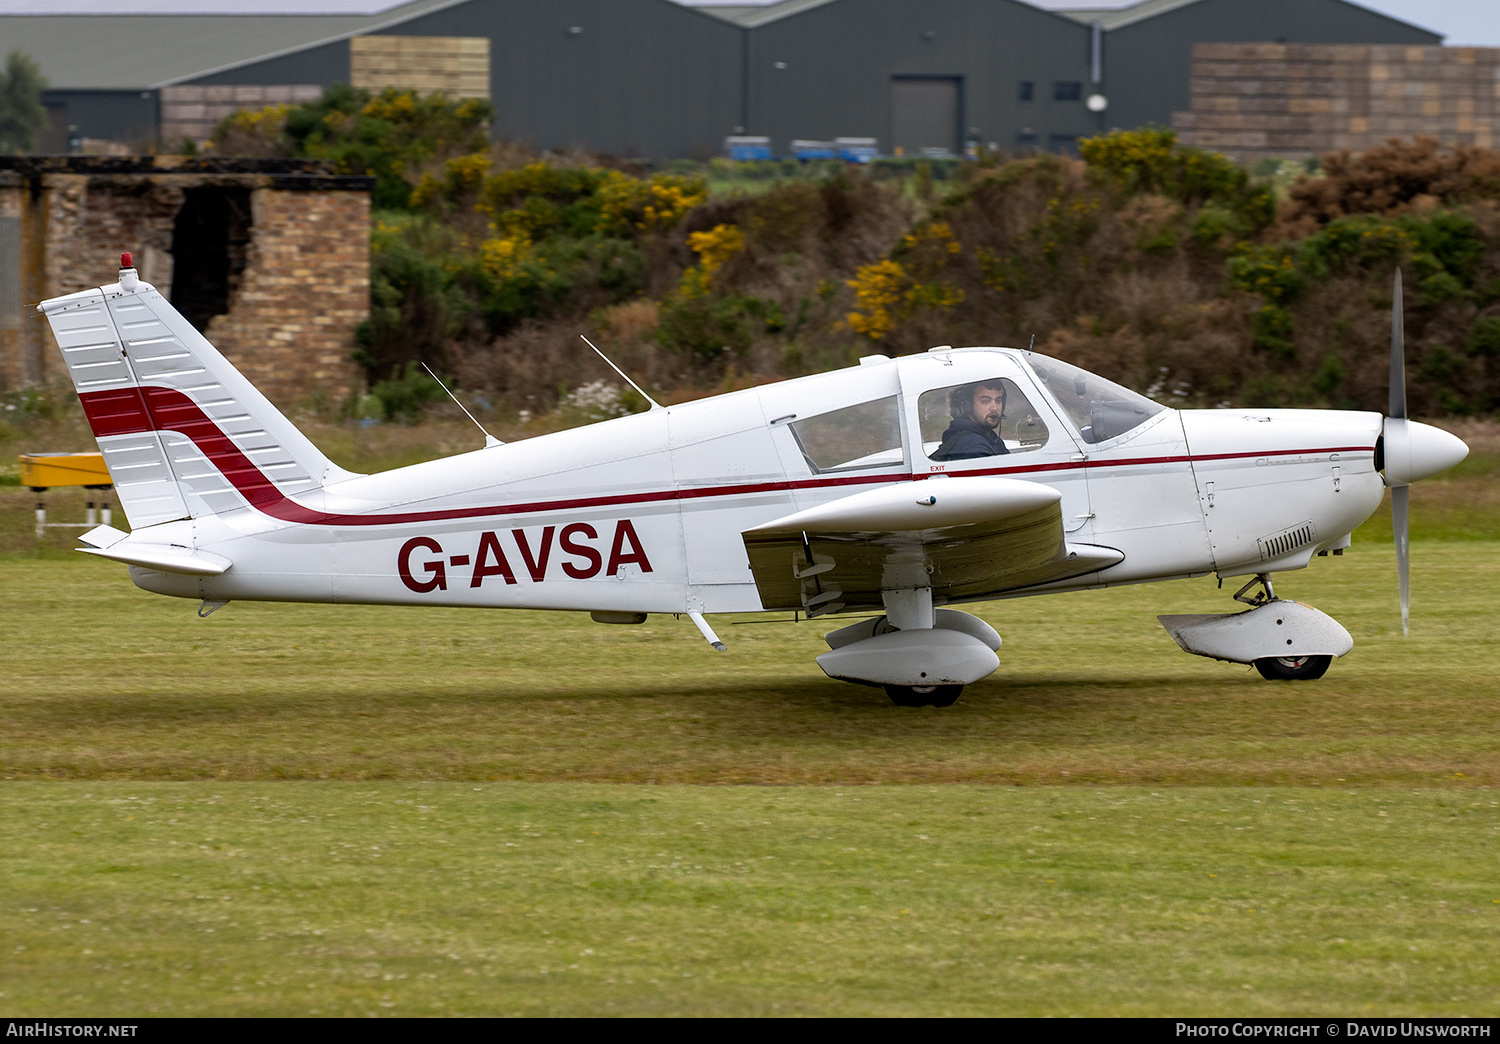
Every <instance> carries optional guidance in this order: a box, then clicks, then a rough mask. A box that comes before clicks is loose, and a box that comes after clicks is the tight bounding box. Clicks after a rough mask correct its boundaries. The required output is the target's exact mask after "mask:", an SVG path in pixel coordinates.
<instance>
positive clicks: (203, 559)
mask: <svg viewBox="0 0 1500 1044" xmlns="http://www.w3.org/2000/svg"><path fill="white" fill-rule="evenodd" d="M78 550H79V551H82V552H83V553H84V554H86V555H97V556H99V557H100V558H108V559H109V560H110V561H112V562H124V563H125V564H126V565H133V566H141V567H142V568H145V569H157V570H160V571H161V572H163V573H182V574H184V575H185V576H218V575H219V574H220V573H223V572H224V571H225V570H227V569H228V568H229V567H230V566H231V565H233V564H234V563H232V562H230V560H229V559H227V558H225V557H224V556H223V555H216V554H213V553H211V552H208V551H194V550H192V549H191V548H187V547H178V546H177V545H175V544H126V543H115V544H112V545H110V546H109V547H80V548H78Z"/></svg>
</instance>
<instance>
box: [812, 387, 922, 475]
mask: <svg viewBox="0 0 1500 1044" xmlns="http://www.w3.org/2000/svg"><path fill="white" fill-rule="evenodd" d="M787 427H789V428H791V429H792V435H793V436H794V437H795V438H796V440H797V445H798V447H799V448H800V449H801V450H802V455H803V456H804V457H806V458H807V463H808V464H809V465H810V466H811V467H812V469H813V470H814V471H816V472H819V473H822V472H827V471H850V470H854V469H856V468H878V467H886V466H889V465H892V464H901V463H902V462H903V461H904V460H905V459H906V458H905V456H904V455H903V454H902V452H901V417H900V411H899V409H898V408H897V405H896V396H894V395H890V396H887V397H885V398H883V399H875V400H873V401H871V402H862V403H859V404H858V405H856V406H846V407H844V408H843V409H841V410H833V411H831V412H829V413H820V414H818V415H817V416H816V417H808V418H807V419H805V420H799V421H793V422H792V423H791V424H789V425H787Z"/></svg>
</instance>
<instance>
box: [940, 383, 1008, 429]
mask: <svg viewBox="0 0 1500 1044" xmlns="http://www.w3.org/2000/svg"><path fill="white" fill-rule="evenodd" d="M980 388H999V389H1000V394H1001V396H1002V397H1003V396H1004V395H1005V382H1004V381H1003V380H1001V379H1000V378H996V379H995V380H993V381H974V382H973V383H972V384H960V385H959V386H958V387H957V388H954V389H953V390H952V391H951V392H949V393H948V414H949V415H950V416H951V417H952V418H953V419H954V420H963V419H964V418H965V417H967V416H969V415H970V414H972V413H973V412H974V396H975V394H977V393H978V391H979V389H980Z"/></svg>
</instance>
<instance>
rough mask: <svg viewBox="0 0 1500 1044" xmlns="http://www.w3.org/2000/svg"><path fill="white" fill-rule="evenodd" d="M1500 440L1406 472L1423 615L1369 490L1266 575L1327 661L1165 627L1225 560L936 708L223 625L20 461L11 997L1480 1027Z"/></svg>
mask: <svg viewBox="0 0 1500 1044" xmlns="http://www.w3.org/2000/svg"><path fill="white" fill-rule="evenodd" d="M1471 441H1475V440H1473V439H1472V437H1471ZM393 447H394V448H393ZM367 452H371V453H374V452H375V451H367ZM384 452H388V453H395V452H401V453H408V452H412V450H411V448H410V447H406V446H404V445H402V444H401V443H400V439H394V440H393V441H392V443H391V446H389V447H387V448H386V449H385V450H384ZM1497 461H1500V454H1497V453H1496V452H1495V449H1494V447H1493V446H1487V445H1486V446H1485V447H1484V448H1482V449H1481V452H1479V453H1476V455H1475V457H1474V458H1472V459H1471V460H1470V461H1469V462H1466V463H1465V464H1464V465H1463V466H1462V468H1461V469H1459V471H1458V472H1456V474H1455V475H1454V476H1453V477H1451V478H1448V479H1445V480H1439V481H1434V482H1427V483H1423V484H1422V485H1421V486H1420V487H1418V488H1417V490H1416V491H1415V492H1414V495H1413V501H1414V530H1415V532H1416V534H1417V535H1418V537H1419V539H1418V541H1417V543H1416V544H1415V547H1414V562H1413V628H1412V635H1411V637H1410V638H1408V639H1403V638H1401V636H1400V625H1399V617H1398V614H1397V612H1396V605H1395V580H1394V560H1393V555H1392V553H1391V551H1390V550H1389V543H1388V541H1389V522H1388V516H1377V517H1376V518H1375V519H1372V520H1371V522H1370V523H1368V524H1367V525H1366V527H1364V529H1362V530H1361V532H1360V533H1358V534H1357V535H1356V538H1355V547H1354V548H1353V549H1352V551H1351V552H1350V553H1349V554H1347V555H1346V556H1345V557H1343V558H1342V559H1334V558H1329V559H1319V560H1317V561H1316V563H1315V565H1314V566H1313V567H1312V568H1311V569H1308V570H1306V571H1303V572H1300V573H1295V574H1288V575H1285V576H1283V577H1281V578H1279V579H1278V583H1277V590H1278V593H1280V594H1282V595H1284V596H1289V597H1294V598H1299V599H1303V600H1306V601H1310V602H1312V603H1314V604H1316V605H1318V606H1320V607H1321V608H1323V609H1325V610H1327V611H1328V612H1330V613H1331V614H1332V615H1334V616H1335V617H1337V618H1338V619H1339V620H1340V621H1341V622H1343V623H1344V624H1345V625H1346V626H1347V627H1348V628H1349V630H1350V631H1351V633H1352V634H1353V635H1354V638H1355V642H1356V645H1355V649H1354V651H1353V652H1352V653H1351V654H1350V655H1349V656H1348V657H1346V658H1344V659H1343V660H1341V661H1339V662H1337V663H1336V664H1335V665H1334V667H1333V669H1332V670H1331V671H1330V672H1329V674H1328V676H1327V677H1326V678H1324V679H1323V680H1322V681H1319V682H1316V683H1312V684H1306V685H1292V684H1271V683H1267V682H1264V681H1262V680H1261V679H1260V678H1259V676H1258V675H1256V674H1254V673H1253V672H1251V671H1249V670H1246V669H1243V668H1239V667H1235V666H1231V665H1226V664H1218V663H1212V662H1210V661H1207V660H1202V659H1199V658H1196V657H1190V656H1186V655H1184V654H1182V653H1181V652H1179V651H1178V650H1177V649H1176V647H1175V646H1174V645H1173V644H1172V642H1171V640H1170V639H1169V638H1168V637H1167V636H1166V634H1165V633H1164V632H1163V631H1162V630H1161V628H1160V627H1159V626H1158V625H1157V624H1156V622H1155V619H1154V617H1155V615H1156V614H1158V613H1170V612H1190V611H1228V610H1229V609H1231V608H1232V603H1230V602H1229V599H1228V591H1227V590H1226V591H1218V590H1216V589H1215V586H1214V583H1213V582H1212V581H1211V580H1209V579H1204V580H1198V581H1180V582H1174V583H1170V584H1160V585H1152V586H1145V587H1136V588H1126V589H1122V590H1118V591H1104V592H1089V593H1080V594H1074V595H1068V596H1061V597H1055V598H1043V599H1023V600H1016V601H1008V602H996V603H990V604H986V605H982V606H979V607H977V610H976V611H977V612H979V613H980V615H982V616H984V617H985V618H986V619H988V620H989V621H990V622H991V623H993V624H994V625H995V626H996V627H997V629H998V630H999V631H1000V632H1001V633H1002V634H1003V635H1004V636H1005V640H1006V645H1005V647H1004V649H1003V650H1002V653H1001V670H1000V671H999V672H997V673H996V674H995V675H994V676H992V677H991V678H989V679H987V680H985V681H984V682H982V683H980V684H977V685H973V686H970V687H969V688H968V689H966V690H965V693H964V695H963V697H962V698H961V699H960V701H959V702H958V704H956V705H955V706H954V707H952V708H948V709H946V710H936V709H934V708H897V707H894V706H892V705H890V704H889V703H888V702H887V701H886V699H885V697H884V695H883V694H882V693H881V692H880V691H879V690H876V689H864V688H859V687H855V686H849V685H844V684H841V683H836V682H832V681H829V680H827V679H826V678H824V677H823V676H822V674H821V672H819V671H818V670H817V668H816V666H815V665H814V663H813V661H812V658H813V656H814V655H815V654H816V653H817V652H819V651H821V650H822V649H823V648H825V646H824V645H823V643H822V641H821V635H822V631H823V628H822V627H820V626H819V625H817V624H809V623H807V622H803V623H800V624H790V623H778V622H767V621H762V620H760V619H759V618H754V617H745V618H717V619H715V620H714V623H715V626H716V627H717V628H718V629H719V632H720V634H721V635H722V636H723V637H724V638H725V640H726V641H727V642H728V644H729V647H730V651H729V653H728V654H727V655H718V654H715V653H713V652H712V651H710V650H709V649H708V648H707V646H706V645H705V644H704V643H703V641H702V639H701V638H700V637H699V636H698V634H697V631H696V630H695V629H694V628H693V627H692V625H691V624H690V623H688V622H687V621H686V620H674V619H672V618H670V617H652V618H651V620H650V621H649V622H648V623H647V624H645V625H643V626H640V627H604V626H599V625H595V624H592V623H591V622H589V621H588V619H587V618H586V617H580V616H578V615H574V614H542V613H520V612H517V613H502V612H494V613H485V612H463V611H450V610H421V609H397V608H369V607H328V606H297V605H257V604H247V603H234V604H231V605H229V606H227V607H225V608H224V609H222V610H220V611H219V612H218V613H216V614H215V615H214V616H212V617H210V618H209V619H206V620H200V619H198V618H197V617H196V616H195V615H194V612H193V610H194V608H195V603H191V602H186V601H177V600H172V599H163V598H158V597H155V596H152V595H147V594H145V593H143V592H140V591H137V590H136V589H134V588H133V587H132V586H131V585H130V584H129V582H128V580H127V579H126V577H125V575H124V570H123V569H122V568H121V567H118V566H115V565H112V564H109V563H104V562H99V561H96V560H91V559H84V558H83V556H79V555H74V554H71V553H70V552H68V551H66V550H65V548H66V547H68V546H70V543H71V540H70V537H71V534H68V533H65V532H61V531H53V532H52V533H49V535H48V539H47V540H46V541H45V542H44V545H43V546H42V547H41V548H37V547H36V545H35V543H34V541H33V540H32V539H31V537H30V534H29V530H28V528H27V527H28V524H29V511H30V494H29V493H28V492H27V491H25V490H21V489H17V488H15V487H10V488H0V678H3V679H4V681H3V683H0V779H3V781H4V782H3V783H0V865H3V866H4V867H5V871H4V873H3V874H0V949H3V952H4V957H5V960H4V962H3V963H0V1012H3V1013H5V1014H8V1015H29V1016H35V1015H86V1014H92V1015H127V1016H128V1015H149V1014H267V1015H270V1014H286V1015H298V1014H328V1015H333V1014H359V1013H369V1014H397V1015H401V1014H676V1015H691V1014H724V1015H732V1014H810V1015H812V1014H886V1015H902V1014H912V1015H921V1014H1058V1015H1062V1014H1082V1015H1091V1014H1139V1015H1194V1014H1196V1015H1275V1014H1309V1015H1349V1016H1354V1015H1421V1014H1449V1015H1488V1016H1493V1015H1495V1014H1496V1013H1497V1009H1500V1003H1497V1001H1500V960H1497V958H1496V956H1495V949H1494V939H1495V938H1496V933H1497V928H1500V874H1497V872H1496V867H1497V865H1500V786H1497V785H1500V756H1497V755H1500V657H1497V655H1496V654H1497V644H1500V638H1497V630H1500V628H1497V622H1500V613H1497V611H1496V609H1495V606H1494V598H1495V592H1496V591H1500V521H1497V519H1500V494H1497V490H1500V480H1497V477H1496V476H1497V472H1500V468H1497ZM55 496H56V497H57V498H58V500H57V501H55V506H54V517H59V518H60V517H62V516H63V514H64V512H67V511H73V510H75V508H77V507H79V506H80V505H73V504H71V502H67V503H65V502H64V501H63V498H65V497H67V496H73V494H56V495H55ZM78 499H79V500H80V501H81V496H79V497H78ZM741 624H743V626H741Z"/></svg>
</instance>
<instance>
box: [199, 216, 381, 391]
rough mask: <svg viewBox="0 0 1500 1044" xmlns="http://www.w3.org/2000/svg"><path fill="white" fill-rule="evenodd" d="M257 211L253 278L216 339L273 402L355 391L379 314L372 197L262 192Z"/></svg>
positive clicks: (214, 325) (249, 273)
mask: <svg viewBox="0 0 1500 1044" xmlns="http://www.w3.org/2000/svg"><path fill="white" fill-rule="evenodd" d="M251 207H252V214H253V217H252V224H251V241H250V256H249V262H248V264H247V265H246V267H245V273H244V278H243V281H242V283H241V284H240V288H239V292H238V293H237V294H236V296H235V299H234V302H233V304H232V305H231V307H230V310H229V313H228V314H227V315H221V316H216V317H215V318H214V319H213V321H212V322H210V323H209V326H208V330H207V331H206V334H207V336H208V339H209V340H210V341H211V342H213V344H214V346H215V347H217V348H218V349H219V350H220V351H221V352H223V353H224V355H225V356H227V357H228V358H229V360H230V361H231V362H233V363H234V364H235V366H237V367H238V368H239V370H240V372H241V373H243V374H244V375H245V376H246V377H248V378H249V379H250V382H251V383H252V384H254V385H255V386H256V387H258V388H259V389H260V390H261V391H262V392H264V393H265V395H266V396H267V397H268V398H270V399H271V400H272V401H281V402H293V401H297V400H299V399H305V398H307V397H309V396H322V397H325V398H328V399H333V400H337V399H341V398H344V397H347V396H348V395H349V393H350V392H351V390H353V389H354V388H355V386H356V384H357V382H358V381H359V380H360V375H359V372H358V370H357V368H356V367H355V365H354V363H353V360H352V358H351V352H352V351H353V348H354V328H355V327H356V326H358V325H359V324H360V323H361V322H363V321H364V320H365V318H366V317H367V316H368V315H369V314H370V235H369V228H370V196H369V193H366V192H341V191H323V192H291V191H286V190H284V189H276V188H258V189H256V190H255V191H254V192H253V193H252V194H251Z"/></svg>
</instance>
